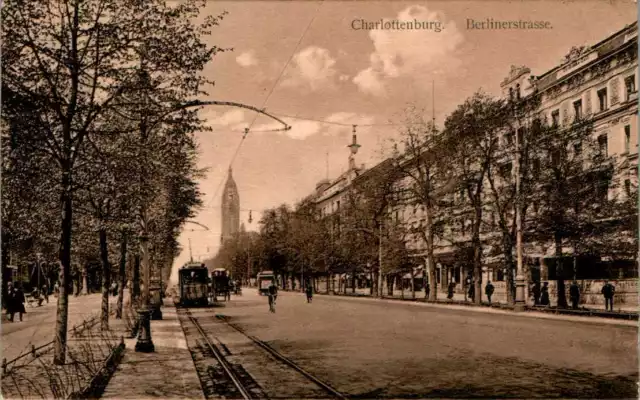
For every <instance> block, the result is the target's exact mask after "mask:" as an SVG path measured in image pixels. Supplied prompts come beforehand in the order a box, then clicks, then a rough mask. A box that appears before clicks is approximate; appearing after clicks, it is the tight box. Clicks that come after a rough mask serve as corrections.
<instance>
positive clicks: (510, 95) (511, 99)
mask: <svg viewBox="0 0 640 400" xmlns="http://www.w3.org/2000/svg"><path fill="white" fill-rule="evenodd" d="M509 100H510V101H513V88H509Z"/></svg>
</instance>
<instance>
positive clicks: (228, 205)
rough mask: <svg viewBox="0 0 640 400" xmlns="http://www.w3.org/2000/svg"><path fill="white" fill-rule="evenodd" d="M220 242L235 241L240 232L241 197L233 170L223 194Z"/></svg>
mask: <svg viewBox="0 0 640 400" xmlns="http://www.w3.org/2000/svg"><path fill="white" fill-rule="evenodd" d="M221 227H222V229H221V232H222V234H221V235H220V242H221V243H224V242H225V241H227V240H231V239H233V238H234V237H235V236H236V234H237V233H238V232H239V230H240V196H239V195H238V186H237V185H236V182H235V180H234V179H233V175H232V171H231V168H229V175H228V176H227V181H226V182H225V184H224V191H223V192H222V222H221Z"/></svg>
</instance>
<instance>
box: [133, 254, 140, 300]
mask: <svg viewBox="0 0 640 400" xmlns="http://www.w3.org/2000/svg"><path fill="white" fill-rule="evenodd" d="M131 298H132V299H133V302H132V303H131V304H132V305H133V304H136V306H137V303H138V301H139V300H140V254H136V255H135V257H134V258H133V282H132V283H131Z"/></svg>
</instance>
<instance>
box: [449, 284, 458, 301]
mask: <svg viewBox="0 0 640 400" xmlns="http://www.w3.org/2000/svg"><path fill="white" fill-rule="evenodd" d="M455 287H456V284H455V283H454V282H450V283H449V288H448V289H449V293H447V299H449V300H451V299H453V289H454V288H455Z"/></svg>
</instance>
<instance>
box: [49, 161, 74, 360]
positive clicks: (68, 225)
mask: <svg viewBox="0 0 640 400" xmlns="http://www.w3.org/2000/svg"><path fill="white" fill-rule="evenodd" d="M61 183H62V189H63V190H62V195H61V199H60V203H61V207H62V226H61V231H62V233H61V234H60V249H59V258H60V263H61V264H62V265H61V271H60V272H61V273H60V277H61V279H60V281H61V282H60V289H59V294H58V307H57V313H56V333H55V338H54V341H53V352H54V353H53V363H54V364H56V365H63V364H64V363H65V359H66V352H67V319H68V313H69V284H70V283H71V274H70V272H71V271H70V266H71V229H72V223H73V215H72V209H73V208H72V205H73V203H72V202H73V199H72V197H71V168H70V166H69V165H67V164H65V165H64V168H63V173H62V182H61Z"/></svg>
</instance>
